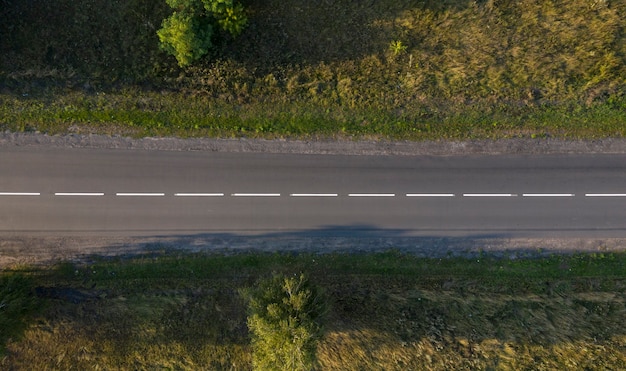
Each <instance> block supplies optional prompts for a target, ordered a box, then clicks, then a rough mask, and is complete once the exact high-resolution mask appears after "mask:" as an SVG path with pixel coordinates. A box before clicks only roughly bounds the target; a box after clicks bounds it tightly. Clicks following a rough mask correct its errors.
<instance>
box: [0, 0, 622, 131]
mask: <svg viewBox="0 0 626 371" xmlns="http://www.w3.org/2000/svg"><path fill="white" fill-rule="evenodd" d="M244 5H245V6H246V8H247V9H248V16H249V20H250V22H249V27H248V28H247V29H246V30H245V31H244V33H243V34H242V35H241V36H240V37H239V38H237V39H235V40H230V39H228V38H223V39H222V40H221V41H220V42H218V43H217V44H218V47H217V48H216V50H214V51H213V53H212V54H211V55H210V56H209V57H208V58H206V59H205V60H203V61H201V62H200V63H198V64H197V65H195V66H193V67H189V68H186V69H180V68H179V67H178V66H177V64H176V61H175V60H174V58H173V57H170V56H168V55H166V54H164V53H163V52H161V51H160V50H159V48H158V39H157V37H156V34H155V33H156V30H157V29H158V28H159V27H160V24H161V21H162V20H163V19H164V18H165V17H166V16H167V15H168V13H169V12H170V10H169V8H168V7H167V5H166V4H165V1H162V2H158V1H157V2H156V3H155V2H153V1H148V0H128V1H114V0H80V1H71V0H51V1H45V2H44V1H39V2H34V3H32V4H31V3H27V2H18V1H8V0H7V1H4V2H3V6H2V7H1V8H0V14H1V15H2V17H3V19H5V20H7V21H5V22H2V24H1V25H0V40H2V43H1V44H0V51H1V52H2V58H0V130H12V131H41V132H47V133H51V134H54V133H67V132H78V133H92V132H98V133H112V134H123V135H132V136H167V135H175V136H182V137H187V136H218V137H241V136H245V137H268V138H276V137H281V138H303V137H308V138H316V137H326V138H328V137H330V138H364V139H409V140H425V139H428V140H439V139H442V140H447V139H473V138H514V137H522V138H542V137H559V138H572V139H573V138H588V139H590V138H603V137H623V136H625V134H626V125H625V124H624V122H626V109H625V108H626V97H625V96H624V94H623V92H624V90H625V88H626V42H625V41H624V40H626V37H625V36H626V35H625V32H624V28H625V24H624V22H623V19H624V15H625V12H626V1H624V0H611V1H606V0H599V1H588V0H570V1H565V0H555V1H549V2H546V1H535V0H524V1H506V0H505V1H500V0H498V1H496V0H484V1H459V0H446V1H441V0H436V1H435V0H432V1H429V0H426V1H415V0H382V1H371V0H359V1H350V2H347V1H341V0H331V1H325V2H323V3H315V2H310V1H305V0H289V1H288V2H287V3H285V2H284V1H278V0H267V1H257V0H247V1H244ZM68 19H69V22H68Z"/></svg>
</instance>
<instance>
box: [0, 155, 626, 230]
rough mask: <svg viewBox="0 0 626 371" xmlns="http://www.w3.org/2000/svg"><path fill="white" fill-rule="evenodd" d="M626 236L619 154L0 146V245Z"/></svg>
mask: <svg viewBox="0 0 626 371" xmlns="http://www.w3.org/2000/svg"><path fill="white" fill-rule="evenodd" d="M203 233H207V234H219V233H228V234H231V235H232V234H234V235H277V236H279V235H282V234H285V235H292V236H294V235H295V236H297V235H302V236H314V235H323V236H364V237H367V236H373V237H376V236H381V237H383V236H432V237H446V236H468V237H470V236H473V237H491V236H493V237H494V238H503V237H504V238H507V237H512V238H514V237H537V238H543V237H590V238H591V237H593V238H596V237H606V238H613V237H626V155H572V156H565V155H558V156H554V155H552V156H511V155H508V156H470V157H409V156H397V157H395V156H335V155H293V154H290V155H285V154H258V153H222V152H190V151H188V152H177V151H154V150H152V151H147V150H112V149H106V150H105V149H69V148H68V149H61V148H39V147H36V146H35V147H17V146H16V147H3V148H0V236H2V235H4V236H9V235H10V236H20V235H22V236H25V235H34V234H45V235H55V236H64V235H68V236H71V235H74V234H81V235H87V236H88V235H94V236H95V235H116V236H134V235H138V236H181V235H197V234H203Z"/></svg>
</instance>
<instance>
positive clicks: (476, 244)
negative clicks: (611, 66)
mask: <svg viewBox="0 0 626 371" xmlns="http://www.w3.org/2000/svg"><path fill="white" fill-rule="evenodd" d="M8 146H48V147H62V148H117V149H131V150H132V149H141V150H168V151H208V152H259V153H261V152H263V153H300V154H303V153H304V154H341V155H393V156H419V155H425V156H426V155H428V156H455V155H504V154H517V155H539V154H582V153H592V154H618V153H619V154H623V153H626V140H625V139H602V140H593V141H563V140H556V139H509V140H498V141H486V140H482V141H471V142H443V141H442V142H417V143H416V142H385V141H349V140H341V141H339V140H334V141H333V140H321V141H300V140H262V139H210V138H202V139H179V138H142V139H133V138H125V137H115V136H106V135H76V134H70V135H59V136H48V135H45V134H37V133H10V132H5V133H0V156H1V153H2V148H3V147H8ZM0 158H1V157H0ZM388 249H398V250H400V251H403V252H407V253H412V254H416V255H418V256H423V257H432V258H445V257H451V256H467V257H480V256H483V255H484V254H489V255H493V256H496V257H501V258H507V259H516V258H521V257H533V256H537V257H539V256H545V255H547V254H555V253H556V254H561V253H575V252H618V251H620V252H625V251H626V239H580V238H577V239H573V238H569V239H563V238H555V239H520V238H517V239H502V238H498V239H495V238H494V239H490V238H420V237H411V238H409V237H407V238H403V237H393V238H364V237H355V238H349V237H298V238H295V237H289V236H287V237H280V236H276V235H272V236H267V237H264V236H236V235H216V236H210V235H209V236H202V237H199V236H190V237H177V238H153V237H135V238H129V237H125V238H121V237H119V238H118V237H114V236H103V237H100V238H93V237H89V238H87V237H80V236H67V237H59V236H42V235H39V236H31V237H21V236H20V237H16V236H10V235H5V236H0V268H7V267H16V266H21V265H24V264H29V265H31V264H34V265H38V264H50V263H53V262H55V261H60V260H78V261H88V260H90V259H92V257H93V256H135V255H138V254H155V253H165V252H171V251H178V250H180V251H189V252H219V253H239V252H246V251H261V252H273V251H284V252H311V253H327V252H350V253H360V252H371V251H383V250H388Z"/></svg>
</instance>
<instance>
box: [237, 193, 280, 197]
mask: <svg viewBox="0 0 626 371" xmlns="http://www.w3.org/2000/svg"><path fill="white" fill-rule="evenodd" d="M231 196H233V197H280V193H233V194H231Z"/></svg>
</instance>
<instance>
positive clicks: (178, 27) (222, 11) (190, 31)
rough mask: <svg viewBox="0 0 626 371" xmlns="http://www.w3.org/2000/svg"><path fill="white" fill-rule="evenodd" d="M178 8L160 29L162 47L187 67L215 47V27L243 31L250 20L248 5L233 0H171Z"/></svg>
mask: <svg viewBox="0 0 626 371" xmlns="http://www.w3.org/2000/svg"><path fill="white" fill-rule="evenodd" d="M167 4H168V5H169V6H170V7H171V8H173V9H175V10H176V11H175V12H174V14H172V15H171V16H170V17H169V18H167V19H165V20H164V21H163V24H162V27H161V29H160V30H158V31H157V35H158V36H159V41H160V42H161V48H162V49H163V50H165V51H166V52H168V53H169V54H171V55H173V56H174V57H176V60H177V61H178V65H179V66H181V67H185V66H188V65H190V64H191V63H193V62H195V61H197V60H198V59H200V58H202V57H203V56H205V55H206V54H207V53H208V52H209V50H210V49H211V48H212V47H213V45H214V44H213V42H212V38H213V36H214V33H215V32H214V31H215V29H216V28H217V27H218V26H219V27H220V28H221V29H222V30H224V31H226V32H228V33H230V34H231V35H233V36H237V35H239V34H240V33H241V32H242V31H243V29H244V28H245V26H246V25H247V23H248V19H247V17H246V16H245V11H244V8H243V6H242V5H241V4H235V3H234V2H233V0H167Z"/></svg>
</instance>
